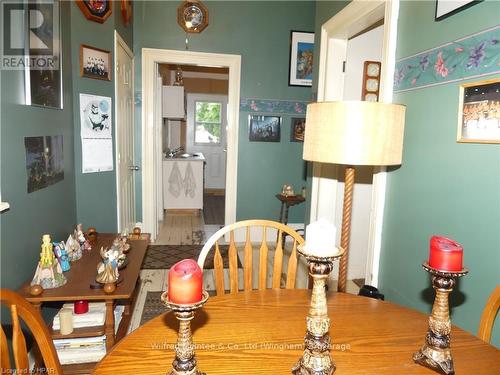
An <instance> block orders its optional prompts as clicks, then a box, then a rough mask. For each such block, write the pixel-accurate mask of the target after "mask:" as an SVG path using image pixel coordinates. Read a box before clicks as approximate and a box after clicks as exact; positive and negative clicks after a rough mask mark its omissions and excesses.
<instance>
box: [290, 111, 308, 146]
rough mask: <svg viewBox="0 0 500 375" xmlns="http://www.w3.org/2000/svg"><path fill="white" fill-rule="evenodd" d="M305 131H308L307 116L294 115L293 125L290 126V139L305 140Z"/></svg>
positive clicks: (293, 140)
mask: <svg viewBox="0 0 500 375" xmlns="http://www.w3.org/2000/svg"><path fill="white" fill-rule="evenodd" d="M305 133H306V119H305V117H292V125H291V128H290V141H291V142H304V134H305Z"/></svg>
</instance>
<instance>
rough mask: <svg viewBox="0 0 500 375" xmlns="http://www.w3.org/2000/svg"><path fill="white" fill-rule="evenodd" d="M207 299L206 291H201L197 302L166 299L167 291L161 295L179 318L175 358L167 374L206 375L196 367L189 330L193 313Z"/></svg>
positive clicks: (191, 336)
mask: <svg viewBox="0 0 500 375" xmlns="http://www.w3.org/2000/svg"><path fill="white" fill-rule="evenodd" d="M207 300H208V293H207V292H206V291H203V295H202V299H201V301H199V302H196V303H193V304H189V305H180V304H177V303H173V302H171V301H170V300H169V299H168V294H167V292H164V293H163V294H162V295H161V301H162V302H163V304H164V305H165V306H167V307H168V308H169V309H170V310H172V311H173V312H174V314H175V317H176V318H177V320H179V333H178V335H177V343H176V344H175V359H174V361H173V362H172V369H170V370H169V371H168V372H167V375H206V374H205V373H204V372H201V371H200V370H198V368H197V363H196V356H195V353H194V348H195V346H194V343H193V334H192V332H191V320H192V319H193V318H194V313H195V311H196V310H197V309H199V308H201V307H202V306H203V305H204V304H205V302H207Z"/></svg>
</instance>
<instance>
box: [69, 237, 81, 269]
mask: <svg viewBox="0 0 500 375" xmlns="http://www.w3.org/2000/svg"><path fill="white" fill-rule="evenodd" d="M66 252H67V253H68V257H69V260H70V261H71V262H75V261H77V260H78V259H80V258H81V257H82V249H81V247H80V244H79V243H78V241H77V240H76V238H75V236H74V234H70V235H69V236H68V240H67V241H66Z"/></svg>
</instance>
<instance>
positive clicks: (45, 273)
mask: <svg viewBox="0 0 500 375" xmlns="http://www.w3.org/2000/svg"><path fill="white" fill-rule="evenodd" d="M41 250H42V251H41V253H40V261H39V262H38V266H37V268H36V271H35V276H34V277H33V280H32V281H31V285H40V286H41V287H42V288H43V289H52V288H57V287H60V286H62V285H64V284H66V277H65V276H64V275H63V271H62V268H61V265H60V264H59V261H58V260H57V258H56V257H55V255H54V251H53V246H52V242H51V240H50V236H49V235H48V234H44V235H43V237H42V245H41Z"/></svg>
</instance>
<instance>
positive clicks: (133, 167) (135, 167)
mask: <svg viewBox="0 0 500 375" xmlns="http://www.w3.org/2000/svg"><path fill="white" fill-rule="evenodd" d="M128 169H129V170H131V171H139V170H140V169H141V168H140V167H139V166H138V165H129V167H128Z"/></svg>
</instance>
